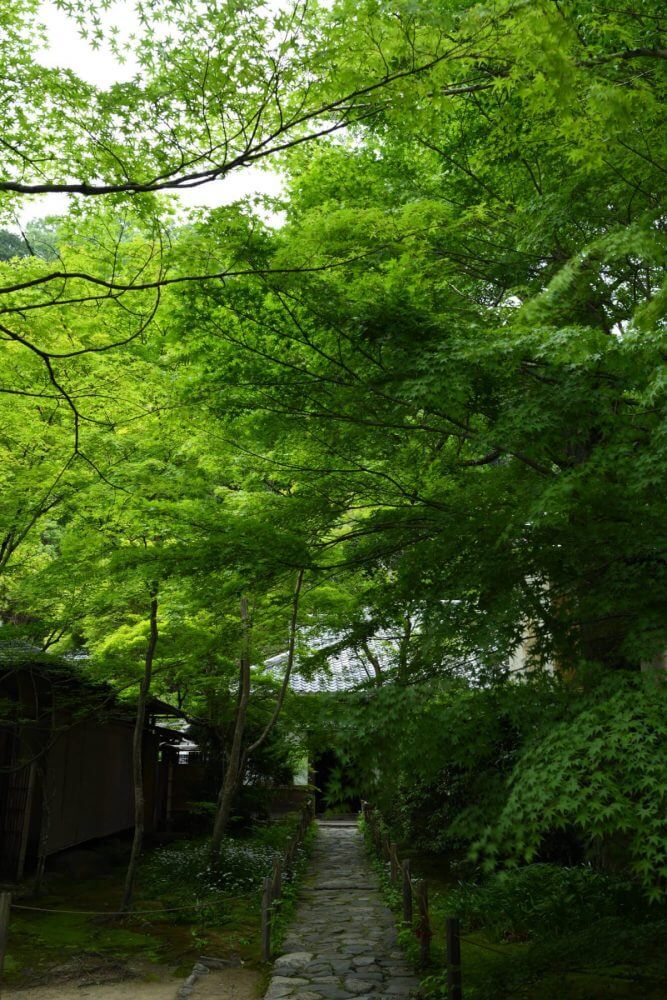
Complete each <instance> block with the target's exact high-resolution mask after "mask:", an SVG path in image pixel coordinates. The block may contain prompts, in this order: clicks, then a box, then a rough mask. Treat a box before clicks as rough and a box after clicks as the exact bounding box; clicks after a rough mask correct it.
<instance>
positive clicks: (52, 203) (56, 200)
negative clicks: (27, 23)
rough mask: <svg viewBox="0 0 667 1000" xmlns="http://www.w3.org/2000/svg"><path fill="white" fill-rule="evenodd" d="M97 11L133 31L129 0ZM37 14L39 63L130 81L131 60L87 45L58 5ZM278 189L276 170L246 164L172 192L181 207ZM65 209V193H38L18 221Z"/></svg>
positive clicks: (125, 33)
mask: <svg viewBox="0 0 667 1000" xmlns="http://www.w3.org/2000/svg"><path fill="white" fill-rule="evenodd" d="M98 15H99V17H100V20H101V21H102V24H103V25H104V26H107V27H108V26H109V25H111V24H115V25H116V26H117V27H118V28H119V32H120V40H121V41H123V40H127V39H128V38H129V36H130V35H131V34H132V32H137V33H138V32H139V25H138V21H137V18H136V15H135V12H134V5H133V3H132V2H131V0H114V3H113V4H112V5H111V7H110V9H109V10H108V11H99V10H98ZM41 17H42V21H43V23H44V24H45V26H46V29H47V33H48V46H47V48H45V49H44V50H43V52H42V53H41V54H40V57H39V58H40V62H41V63H42V64H43V65H44V66H52V67H56V66H61V67H63V68H67V69H71V70H73V71H74V72H75V73H76V74H77V75H78V76H80V77H82V79H84V80H86V81H88V82H89V83H93V84H95V85H96V86H98V87H103V88H104V87H108V86H110V85H111V84H112V83H117V82H122V81H126V80H131V79H132V77H133V76H134V75H135V73H136V72H137V63H136V61H135V60H133V59H128V60H127V61H126V62H125V63H122V64H121V63H119V62H118V60H117V59H116V57H115V56H114V54H113V52H111V51H110V49H109V48H108V47H104V46H103V47H102V48H100V49H93V48H91V46H90V45H89V44H88V43H87V42H86V41H85V40H84V39H82V38H81V36H80V35H79V33H78V31H77V28H76V24H75V23H74V21H72V20H71V19H70V18H68V17H67V15H66V14H65V13H63V11H61V10H58V9H57V8H56V6H55V3H54V2H53V0H43V2H42V4H41ZM280 190H281V178H280V176H279V175H278V174H273V173H268V172H267V171H266V170H261V169H260V168H259V167H247V168H245V169H243V170H238V171H236V172H232V173H231V174H229V176H228V177H226V178H224V179H221V180H218V181H212V182H211V183H210V184H205V185H203V186H202V187H199V188H190V189H189V190H185V191H180V192H178V197H179V199H180V200H181V202H182V203H183V205H185V206H197V205H206V206H210V207H214V206H216V205H229V204H230V203H231V202H233V201H236V200H237V199H238V198H244V197H246V196H247V195H254V194H266V195H277V194H279V193H280ZM66 209H67V196H66V195H59V194H48V195H42V196H40V197H35V198H33V199H31V200H30V201H27V202H26V203H25V206H24V210H23V213H22V217H21V221H22V223H25V222H26V221H28V220H29V219H34V218H36V217H39V216H42V215H58V214H63V213H64V212H65V211H66ZM270 219H271V221H273V222H274V224H277V223H279V221H280V220H279V217H278V216H271V217H270Z"/></svg>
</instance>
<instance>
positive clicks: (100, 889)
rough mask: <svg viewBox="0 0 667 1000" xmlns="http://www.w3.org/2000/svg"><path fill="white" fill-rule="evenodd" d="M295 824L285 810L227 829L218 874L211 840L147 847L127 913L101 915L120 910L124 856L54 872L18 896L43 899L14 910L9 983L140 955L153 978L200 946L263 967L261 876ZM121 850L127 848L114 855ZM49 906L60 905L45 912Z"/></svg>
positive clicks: (178, 966)
mask: <svg viewBox="0 0 667 1000" xmlns="http://www.w3.org/2000/svg"><path fill="white" fill-rule="evenodd" d="M293 827H294V818H293V817H286V818H284V819H282V820H280V821H277V822H274V823H271V824H270V825H269V824H264V825H261V826H258V827H255V828H254V829H253V830H251V831H250V832H249V833H246V834H244V835H242V836H238V837H234V838H229V839H228V842H227V843H226V844H225V846H224V847H223V852H222V859H223V863H222V865H221V868H220V871H219V873H218V874H217V876H216V877H215V878H211V876H210V873H209V872H208V871H207V870H206V844H205V842H204V841H201V840H193V839H186V838H183V839H178V840H175V841H174V842H173V843H171V844H169V845H167V846H163V847H154V848H152V849H149V850H147V851H146V853H145V856H144V859H143V863H142V867H141V872H140V877H139V880H138V886H137V892H136V896H135V901H134V906H133V910H134V911H135V912H133V913H131V914H129V915H127V916H122V917H119V916H111V915H110V916H106V915H104V914H107V913H108V914H113V913H114V912H115V911H117V910H118V906H119V901H120V899H121V896H122V887H123V879H124V865H123V864H122V863H116V864H114V865H113V866H112V867H111V869H110V870H109V871H108V873H106V874H104V875H101V876H99V877H95V878H90V879H87V880H85V881H78V880H75V879H72V878H71V877H70V876H68V875H65V874H51V875H49V876H48V878H47V882H46V891H45V892H44V893H43V894H40V895H39V897H33V896H30V895H29V894H28V892H27V891H26V892H25V893H23V894H21V898H19V897H18V895H17V896H16V897H15V900H16V902H17V903H18V904H19V905H23V906H26V907H27V906H30V907H35V908H37V909H34V910H33V909H31V910H27V909H26V910H22V909H13V910H12V915H11V921H10V930H9V940H8V951H7V955H6V958H5V978H6V981H7V983H8V984H9V985H13V986H21V985H28V984H31V983H43V982H48V981H49V979H50V978H51V977H53V976H54V975H56V974H57V975H58V976H59V977H62V976H67V975H70V974H72V975H74V974H75V973H76V971H77V970H80V971H85V969H86V968H87V967H90V968H97V969H98V971H99V972H100V975H101V976H102V977H103V976H104V969H105V968H107V969H108V970H109V973H110V974H113V971H114V968H117V969H118V970H119V971H122V967H123V964H124V963H127V962H135V963H136V962H139V963H140V965H141V968H142V970H143V974H144V975H145V976H146V977H148V978H150V977H151V971H152V969H154V970H155V972H156V973H157V971H158V970H159V971H160V973H161V974H163V972H164V969H163V967H164V966H168V967H169V968H170V969H171V970H172V971H173V973H174V975H175V976H184V975H187V974H189V972H190V971H191V969H192V965H193V962H194V961H195V960H196V959H197V958H198V957H199V956H200V955H209V956H213V957H217V958H222V959H226V960H228V961H230V962H233V963H238V964H241V963H243V964H244V965H246V966H250V967H257V968H259V967H260V966H261V960H260V905H259V903H260V887H261V881H262V877H263V875H265V874H268V873H269V870H270V867H271V863H272V860H273V858H274V857H276V856H277V855H278V854H279V852H280V851H281V849H282V847H283V846H284V844H285V843H286V841H287V840H288V839H289V837H290V835H291V832H292V830H293ZM116 853H117V854H118V851H117V850H116ZM122 858H123V852H121V857H120V858H118V859H117V860H118V861H120V860H121V859H122ZM28 888H29V887H28V886H26V887H25V889H26V890H27V889H28ZM287 898H289V893H288V894H287ZM193 904H196V905H193ZM179 907H183V909H175V910H173V908H179ZM48 910H54V911H57V912H43V911H48ZM68 910H71V911H96V912H95V913H68V912H65V911H68ZM100 913H101V914H103V915H97V914H100Z"/></svg>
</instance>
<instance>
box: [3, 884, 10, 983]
mask: <svg viewBox="0 0 667 1000" xmlns="http://www.w3.org/2000/svg"><path fill="white" fill-rule="evenodd" d="M11 905H12V894H11V892H0V989H2V983H3V977H2V969H3V966H4V964H5V953H6V951H7V935H8V933H9V911H10V909H11Z"/></svg>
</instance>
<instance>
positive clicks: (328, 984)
mask: <svg viewBox="0 0 667 1000" xmlns="http://www.w3.org/2000/svg"><path fill="white" fill-rule="evenodd" d="M284 947H285V954H283V955H282V956H281V957H280V958H278V959H277V960H276V963H275V965H274V969H273V977H272V979H271V982H270V984H269V988H268V991H267V993H266V1000H350V998H354V997H364V996H371V997H372V998H373V1000H407V998H408V997H413V996H415V995H416V992H417V987H418V985H419V980H418V979H417V977H416V976H415V975H414V974H413V973H412V972H411V970H410V968H409V967H408V965H407V964H406V963H405V961H404V959H403V955H402V952H401V951H400V950H399V948H398V945H397V943H396V928H395V925H394V918H393V916H392V914H391V912H390V911H389V910H388V909H387V907H386V906H385V905H384V903H383V902H382V900H381V898H380V892H379V886H378V881H377V877H376V875H375V873H374V872H373V871H372V869H371V867H370V864H369V862H368V859H367V857H366V852H365V850H364V844H363V840H362V837H361V834H360V833H359V831H358V830H357V828H356V826H352V825H347V826H345V825H340V824H331V825H328V824H326V823H320V824H319V830H318V835H317V839H316V841H315V848H314V851H313V857H312V860H311V866H310V873H309V875H308V877H307V878H306V880H305V884H304V887H303V889H302V892H301V895H300V900H299V908H298V911H297V916H296V919H295V922H294V924H293V925H292V927H291V928H290V931H289V933H288V935H287V937H286V938H285V942H284Z"/></svg>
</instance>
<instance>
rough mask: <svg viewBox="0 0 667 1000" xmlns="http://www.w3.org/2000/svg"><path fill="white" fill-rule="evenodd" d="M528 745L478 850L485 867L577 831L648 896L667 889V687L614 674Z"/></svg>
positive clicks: (528, 854)
mask: <svg viewBox="0 0 667 1000" xmlns="http://www.w3.org/2000/svg"><path fill="white" fill-rule="evenodd" d="M576 708H577V709H578V711H575V712H572V714H571V715H570V717H569V718H567V719H566V720H563V721H562V722H559V723H557V724H555V725H553V726H552V727H550V728H548V729H546V730H543V731H542V732H541V733H540V734H539V735H538V736H536V738H535V739H534V740H532V741H531V742H529V744H528V745H527V746H526V748H525V749H524V751H523V752H522V754H521V755H520V757H519V759H518V760H517V763H516V765H515V767H514V768H513V770H512V772H511V775H510V777H509V780H508V795H507V801H506V803H505V805H504V808H503V810H502V812H501V814H500V816H499V819H498V821H497V823H496V824H495V825H494V826H492V827H491V828H490V829H489V830H487V831H485V833H484V834H483V835H482V837H481V838H480V839H479V841H478V842H477V844H476V845H474V848H473V851H474V853H475V854H476V856H479V857H482V858H484V859H485V864H486V866H487V868H489V869H491V868H493V867H494V866H495V865H496V864H497V863H498V862H499V861H505V862H508V863H510V864H517V863H519V862H520V861H531V860H534V859H536V858H538V857H539V854H540V850H541V848H542V847H543V845H544V843H545V840H546V838H547V837H548V835H549V834H550V832H552V831H554V830H565V829H567V828H573V829H575V830H577V831H578V832H579V834H580V836H581V838H582V840H583V841H584V843H585V844H586V845H587V846H588V848H589V849H590V851H591V856H592V858H594V859H595V860H596V861H597V863H598V864H600V865H601V866H603V867H607V868H620V869H622V870H627V871H628V872H629V873H631V874H632V876H633V878H634V879H635V880H636V881H637V882H638V883H639V884H641V885H642V886H643V888H644V890H645V891H646V893H647V895H648V897H649V898H650V899H654V900H656V899H659V898H661V897H662V896H664V894H665V892H666V891H667V711H666V710H667V684H664V683H661V682H660V681H659V680H658V681H656V680H655V679H651V678H650V677H649V678H645V677H643V676H641V675H640V676H637V675H634V676H632V675H630V676H623V677H615V678H611V679H610V680H608V681H605V683H604V684H602V685H599V686H597V687H596V688H595V689H594V690H593V691H592V692H591V693H589V694H588V695H586V696H585V697H583V698H582V699H577V702H576Z"/></svg>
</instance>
